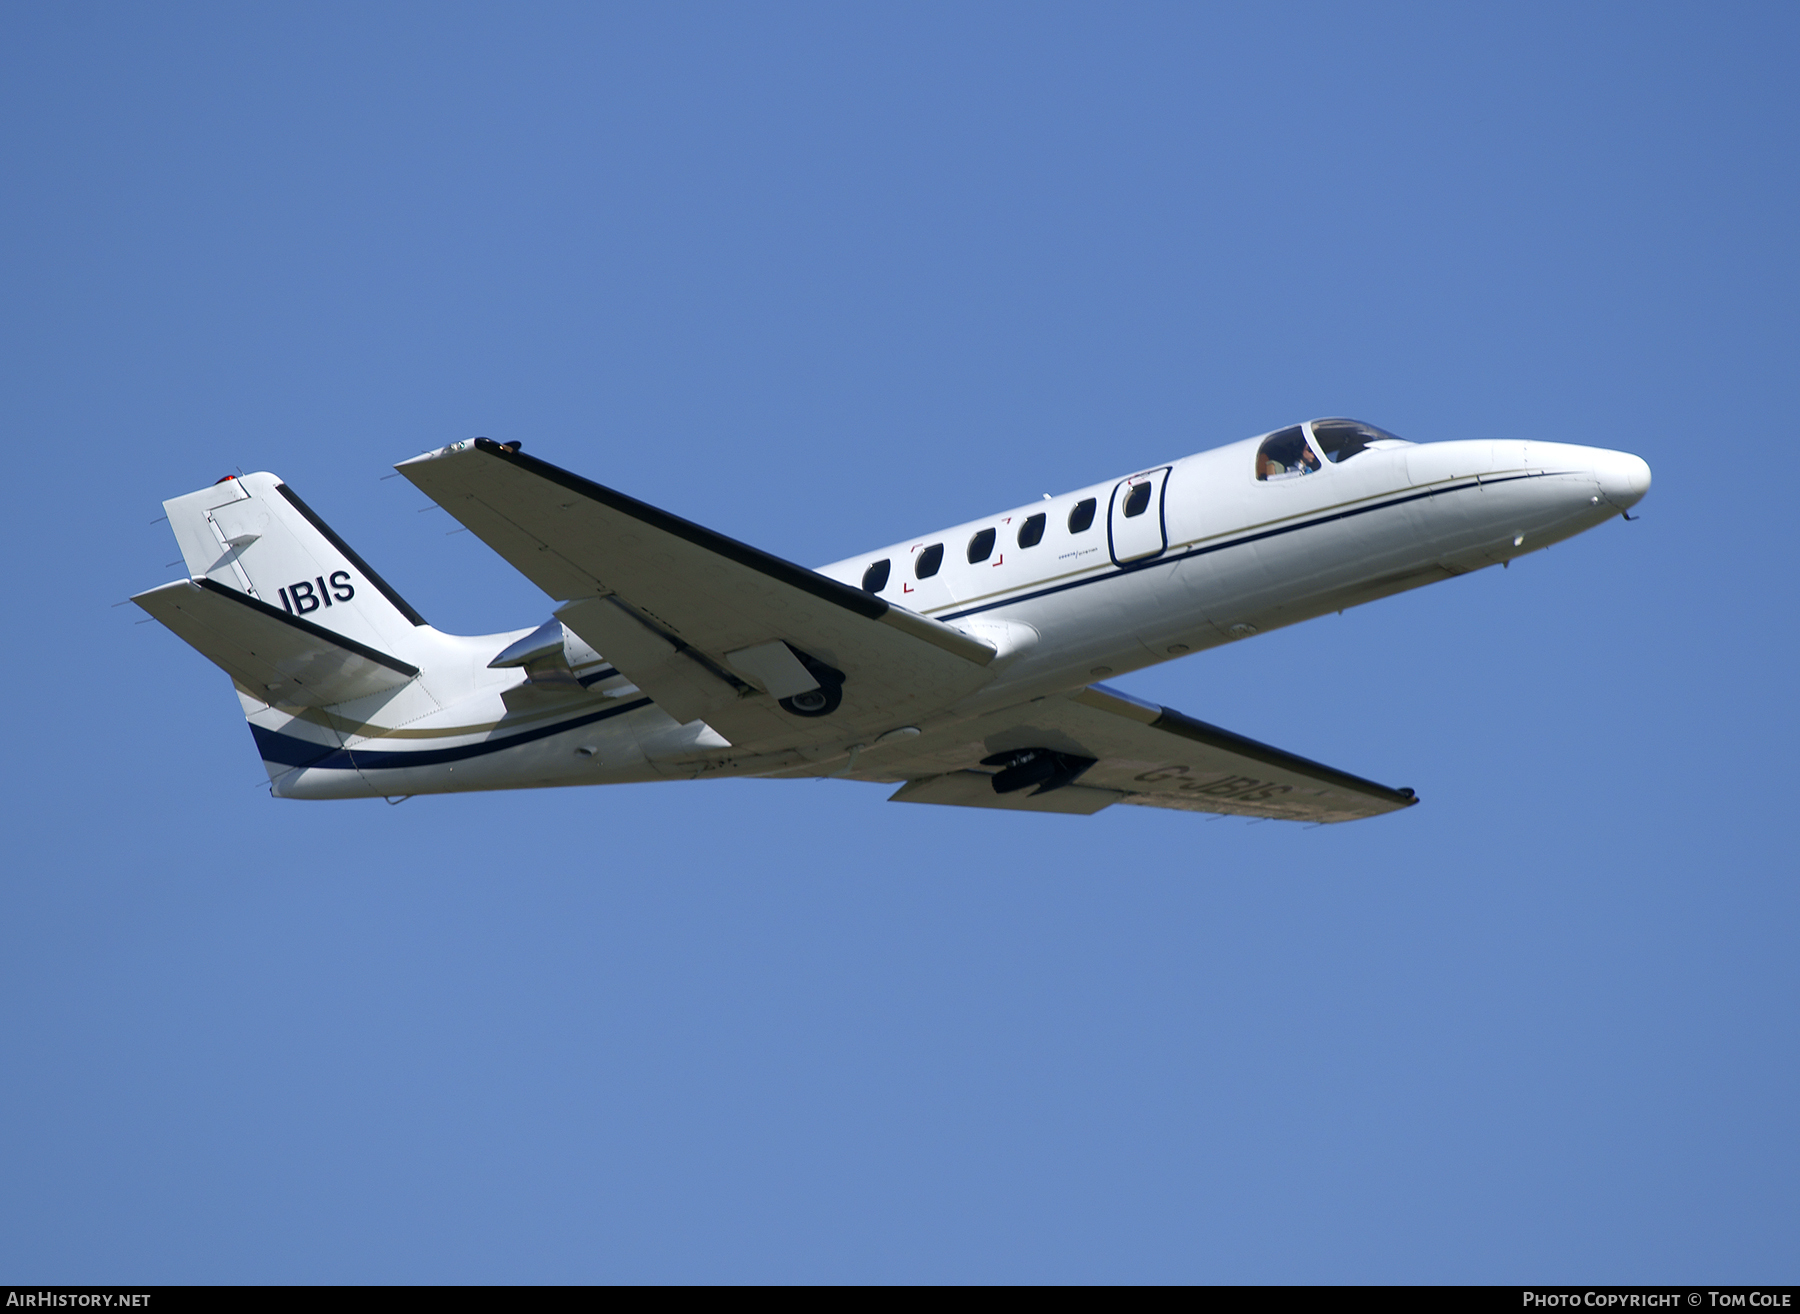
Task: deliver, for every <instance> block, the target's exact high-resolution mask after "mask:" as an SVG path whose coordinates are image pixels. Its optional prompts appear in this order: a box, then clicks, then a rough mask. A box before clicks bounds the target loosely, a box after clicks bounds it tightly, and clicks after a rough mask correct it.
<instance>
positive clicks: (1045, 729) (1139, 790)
mask: <svg viewBox="0 0 1800 1314" xmlns="http://www.w3.org/2000/svg"><path fill="white" fill-rule="evenodd" d="M967 729H968V734H967V736H966V737H961V738H960V739H959V742H958V743H957V744H955V745H949V746H946V747H944V748H942V749H939V750H934V751H932V752H930V753H927V754H921V755H918V756H915V757H911V758H898V757H896V758H895V759H892V760H889V759H885V758H880V757H879V754H880V752H881V750H880V749H879V748H878V749H877V750H875V751H874V753H872V754H871V756H870V758H869V759H867V761H866V763H865V765H866V767H867V770H868V771H869V772H871V773H874V772H878V773H880V776H881V778H883V779H889V780H892V779H901V778H903V779H905V780H906V783H905V784H904V785H902V786H901V787H900V789H899V790H897V791H896V792H895V793H894V795H893V799H892V801H893V802H896V803H948V804H953V805H957V806H962V807H990V808H1009V809H1017V810H1021V811H1029V812H1072V813H1093V812H1098V811H1099V810H1100V809H1101V808H1104V807H1108V806H1110V805H1111V804H1114V803H1134V804H1138V805H1140V806H1144V807H1154V808H1175V809H1178V810H1181V811H1185V812H1215V813H1229V814H1234V815H1238V816H1246V817H1270V818H1275V819H1279V820H1284V821H1310V822H1334V821H1354V820H1357V819H1358V818H1361V817H1372V816H1377V815H1379V814H1381V813H1383V812H1395V811H1398V810H1399V809H1401V808H1406V807H1411V806H1412V805H1413V804H1414V803H1417V802H1418V801H1419V800H1418V799H1417V797H1416V796H1415V795H1414V794H1413V792H1412V790H1410V789H1390V788H1389V787H1388V786H1386V785H1378V784H1376V783H1375V782H1374V781H1372V780H1364V779H1362V778H1361V777H1360V776H1353V775H1351V774H1349V773H1348V772H1345V771H1339V770H1337V769H1336V768H1334V767H1328V766H1323V765H1321V764H1320V763H1318V762H1312V761H1309V760H1308V759H1306V758H1303V757H1299V756H1296V755H1295V754H1293V753H1288V752H1284V751H1283V750H1281V749H1279V748H1271V747H1270V746H1269V745H1267V744H1260V743H1258V742H1256V741H1255V740H1254V739H1246V738H1244V737H1243V736H1242V735H1237V734H1233V733H1232V732H1231V731H1229V730H1221V729H1219V728H1218V727H1217V726H1213V725H1208V724H1206V723H1205V722H1204V721H1196V720H1194V719H1193V718H1192V717H1188V716H1183V715H1182V714H1181V713H1179V712H1173V711H1170V710H1169V709H1168V708H1165V707H1158V706H1157V705H1155V704H1154V703H1146V702H1141V701H1139V700H1138V699H1136V698H1132V697H1129V696H1128V695H1125V694H1121V693H1119V692H1117V691H1116V690H1112V689H1108V688H1105V687H1104V686H1101V685H1092V686H1089V687H1088V688H1086V689H1082V690H1080V691H1078V692H1076V693H1074V694H1070V695H1067V696H1064V697H1056V698H1046V699H1043V700H1042V701H1039V702H1034V703H1027V704H1025V705H1024V706H1022V707H1014V708H1011V709H1008V710H1007V711H1005V712H996V713H990V714H988V715H986V716H983V717H980V718H978V719H977V720H975V721H972V722H970V723H969V725H968V727H967ZM877 762H879V765H877ZM1009 771H1011V772H1017V773H1018V774H1017V775H1015V776H1014V777H1013V778H1012V780H1010V781H1009V780H1008V778H1007V774H1008V772H1009ZM1068 773H1075V774H1073V776H1072V781H1073V783H1057V777H1058V776H1059V775H1066V774H1068ZM1034 776H1037V777H1042V783H1048V784H1050V785H1051V787H1050V788H1049V789H1040V788H1039V786H1038V785H1037V784H1030V785H1023V786H1020V787H1018V788H1015V789H1011V790H1009V791H1008V792H1005V793H1002V792H998V790H997V789H996V785H999V786H1000V787H1002V788H1004V787H1005V786H1006V785H1008V784H1009V783H1016V782H1017V781H1018V780H1019V779H1020V778H1024V779H1027V780H1029V779H1032V778H1033V777H1034Z"/></svg>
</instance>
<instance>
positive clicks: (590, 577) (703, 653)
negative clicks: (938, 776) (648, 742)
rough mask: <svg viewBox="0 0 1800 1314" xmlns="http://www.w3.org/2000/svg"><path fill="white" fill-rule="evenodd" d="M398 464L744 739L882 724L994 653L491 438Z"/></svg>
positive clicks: (677, 714) (783, 744)
mask: <svg viewBox="0 0 1800 1314" xmlns="http://www.w3.org/2000/svg"><path fill="white" fill-rule="evenodd" d="M398 469H399V470H400V472H401V473H402V474H404V475H405V476H406V477H407V478H408V479H410V480H411V481H412V482H413V483H414V484H415V485H417V486H418V488H419V489H420V490H421V491H423V492H424V493H425V494H426V495H427V496H429V497H431V498H432V499H433V500H434V501H436V502H437V503H438V505H440V506H441V507H443V508H444V510H446V511H448V512H449V513H450V514H451V515H453V516H455V517H456V518H457V519H458V520H460V521H462V523H463V524H464V525H466V526H467V527H468V528H469V529H470V530H471V531H472V532H473V533H474V534H475V535H476V536H477V537H479V538H480V539H482V541H484V542H485V543H487V544H488V546H489V547H491V548H493V549H494V550H495V551H496V552H498V553H499V554H500V555H501V556H502V557H504V558H505V559H506V560H507V561H508V562H509V563H511V564H512V565H513V566H514V567H515V568H517V569H518V570H519V571H520V572H521V573H523V574H524V575H525V576H526V577H527V578H529V579H530V580H531V581H532V582H533V583H535V584H536V585H537V586H538V587H539V588H541V589H542V590H543V591H544V592H545V593H547V594H549V595H550V596H551V597H552V598H556V599H559V600H566V601H565V605H564V606H562V607H560V608H559V609H558V610H557V615H558V616H559V617H560V618H561V619H562V621H563V623H564V624H566V625H567V626H568V627H569V628H570V629H572V630H574V631H575V632H576V633H577V634H579V635H580V636H581V637H582V638H583V639H584V640H586V641H587V642H588V643H589V644H591V645H592V646H593V647H594V648H595V650H596V651H598V652H600V653H601V654H603V655H604V656H605V657H606V659H607V660H608V661H609V662H611V663H612V664H613V665H614V666H615V667H616V668H617V669H618V670H619V671H620V672H621V673H623V674H624V675H626V676H627V677H628V678H630V680H631V681H632V682H633V683H634V684H636V685H637V686H638V687H639V688H640V689H642V690H643V691H644V693H645V694H647V695H648V696H649V697H650V698H651V699H652V700H653V701H655V702H656V703H657V704H658V706H660V707H661V708H662V709H663V710H664V711H666V712H668V713H669V714H670V715H671V716H673V717H674V718H675V719H676V720H678V721H681V722H683V723H686V722H690V721H694V720H704V721H705V722H706V723H707V724H708V725H710V726H711V727H713V729H715V730H716V731H718V732H719V733H720V734H722V735H723V736H725V737H726V738H727V739H728V740H729V741H730V742H731V743H732V744H733V745H734V746H735V747H737V748H739V749H743V750H749V751H769V752H773V751H778V750H780V749H783V748H787V747H791V746H794V745H797V744H804V743H809V742H814V741H817V740H819V739H821V738H834V737H835V738H842V737H844V736H846V735H847V736H852V737H853V736H855V735H856V734H858V733H859V732H864V731H872V732H876V733H879V731H881V730H884V729H886V728H888V727H891V726H893V725H895V724H897V723H898V724H905V723H906V722H907V721H910V720H917V719H919V718H922V717H925V716H928V715H930V714H931V713H933V712H935V711H938V710H940V709H942V708H944V707H947V706H949V705H951V704H953V703H954V702H955V701H957V700H958V699H960V698H962V697H965V696H966V695H968V694H969V693H970V692H972V691H973V690H975V689H977V688H979V687H980V686H981V685H982V684H984V683H986V682H987V680H988V679H989V678H990V675H989V673H988V671H987V669H986V668H987V666H988V664H989V663H990V662H991V661H992V660H993V658H994V655H995V654H994V649H993V648H992V647H991V646H989V645H987V644H984V643H982V642H981V641H980V640H978V639H975V638H972V637H970V636H969V635H967V634H964V633H963V632H962V631H960V630H956V629H953V628H952V627H950V626H948V625H943V624H941V623H939V622H937V621H933V620H930V619H928V618H926V617H924V616H920V615H917V614H916V613H913V612H909V611H906V610H905V609H904V608H900V607H895V606H893V605H892V604H890V603H887V602H885V601H883V600H882V599H880V598H876V597H873V596H872V595H870V594H868V593H865V592H863V591H862V590H860V589H855V588H851V587H850V586H849V585H847V584H843V583H841V582H839V581H837V580H834V579H830V578H827V577H826V576H824V575H820V574H818V573H817V572H816V571H811V570H807V569H805V568H804V567H802V566H797V565H795V564H793V563H792V562H788V561H784V560H782V559H780V558H778V557H775V556H772V555H770V554H768V553H766V552H763V551H761V550H759V549H757V548H753V547H750V546H749V545H747V544H744V543H740V542H738V541H736V540H735V539H731V538H727V537H726V536H725V535H723V534H718V533H715V532H713V531H711V530H708V529H706V528H704V527H703V526H700V525H696V524H693V523H692V522H690V521H686V520H682V519H681V518H679V517H677V516H674V515H671V514H669V513H668V512H665V511H661V510H658V509H657V508H655V507H652V506H649V505H647V504H645V503H642V502H639V501H637V500H636V499H634V498H631V497H627V496H626V495H625V494H623V493H619V492H617V491H615V490H613V489H610V488H606V487H603V486H602V485H599V484H595V483H592V482H590V481H588V480H586V479H583V478H581V477H580V476H579V475H574V474H571V473H570V472H568V471H566V470H562V469H559V468H558V467H556V466H553V465H551V464H549V463H548V462H545V461H540V460H537V459H536V458H534V457H528V456H525V455H523V454H521V453H519V452H517V451H516V450H513V449H512V448H507V447H502V446H501V445H499V444H497V443H493V442H491V441H489V440H487V439H485V438H483V439H475V440H473V441H471V442H466V443H457V444H455V445H453V446H452V447H448V448H445V449H444V450H443V451H440V452H434V453H430V454H428V455H426V456H422V457H418V458H416V459H414V460H411V461H406V462H403V463H402V464H401V465H400V466H399V467H398ZM821 709H823V710H821ZM820 717H828V718H829V719H828V721H824V720H816V719H815V718H820Z"/></svg>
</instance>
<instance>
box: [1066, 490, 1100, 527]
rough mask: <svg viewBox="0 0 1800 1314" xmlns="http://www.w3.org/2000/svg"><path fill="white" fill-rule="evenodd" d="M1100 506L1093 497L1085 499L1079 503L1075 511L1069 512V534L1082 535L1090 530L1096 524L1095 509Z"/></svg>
mask: <svg viewBox="0 0 1800 1314" xmlns="http://www.w3.org/2000/svg"><path fill="white" fill-rule="evenodd" d="M1098 505H1099V503H1098V502H1097V501H1095V500H1094V499H1093V498H1091V497H1084V498H1082V499H1081V500H1080V501H1079V502H1077V503H1076V504H1075V509H1074V510H1073V511H1071V512H1069V532H1070V533H1071V534H1080V533H1083V532H1085V531H1086V530H1087V529H1088V528H1090V527H1091V526H1092V525H1093V523H1094V508H1095V507H1096V506H1098Z"/></svg>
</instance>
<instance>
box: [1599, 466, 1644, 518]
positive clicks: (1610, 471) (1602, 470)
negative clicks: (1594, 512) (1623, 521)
mask: <svg viewBox="0 0 1800 1314" xmlns="http://www.w3.org/2000/svg"><path fill="white" fill-rule="evenodd" d="M1597 455H1598V456H1599V458H1600V459H1599V460H1598V461H1596V462H1595V463H1594V478H1595V479H1596V480H1597V481H1598V482H1599V484H1600V495H1601V496H1602V497H1604V498H1605V499H1606V500H1607V501H1608V502H1611V503H1612V504H1613V505H1614V506H1616V507H1618V508H1619V510H1621V511H1628V510H1630V509H1631V508H1632V507H1634V506H1636V505H1637V503H1638V501H1639V500H1640V499H1641V498H1642V497H1643V496H1644V494H1645V493H1647V492H1649V491H1650V465H1649V463H1648V462H1646V461H1645V460H1644V458H1643V457H1641V456H1633V455H1632V454H1631V453H1630V452H1599V453H1597Z"/></svg>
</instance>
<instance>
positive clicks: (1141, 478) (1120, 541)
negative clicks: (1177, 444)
mask: <svg viewBox="0 0 1800 1314" xmlns="http://www.w3.org/2000/svg"><path fill="white" fill-rule="evenodd" d="M1168 478H1169V467H1168V466H1166V465H1165V466H1164V467H1163V468H1162V469H1160V470H1151V471H1149V472H1147V473H1145V474H1135V475H1132V476H1131V478H1129V479H1121V480H1120V481H1119V484H1118V487H1116V488H1114V489H1113V493H1112V509H1111V510H1110V511H1109V512H1108V513H1107V524H1106V529H1107V538H1108V540H1109V541H1110V543H1111V546H1112V559H1113V564H1114V565H1116V566H1123V565H1126V564H1128V563H1130V562H1133V561H1147V560H1149V559H1150V558H1151V557H1157V556H1161V555H1162V553H1163V551H1164V550H1165V549H1166V548H1167V547H1168V546H1169V535H1168V530H1167V529H1166V528H1165V527H1164V524H1163V486H1164V484H1166V483H1167V482H1168Z"/></svg>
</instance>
